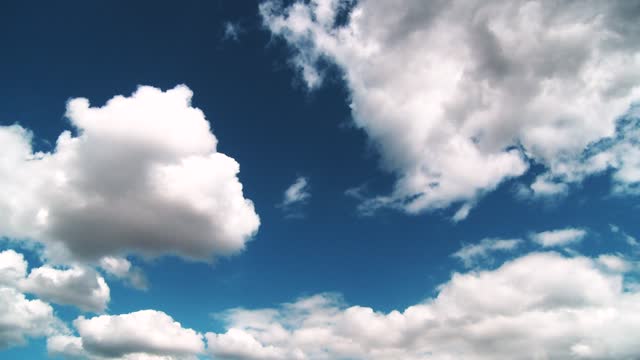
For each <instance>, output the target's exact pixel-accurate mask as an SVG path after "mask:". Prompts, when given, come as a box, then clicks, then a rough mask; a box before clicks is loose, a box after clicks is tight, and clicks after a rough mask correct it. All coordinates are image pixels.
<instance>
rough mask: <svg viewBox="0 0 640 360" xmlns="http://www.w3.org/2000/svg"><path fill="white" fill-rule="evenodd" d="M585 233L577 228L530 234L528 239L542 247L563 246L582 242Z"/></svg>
mask: <svg viewBox="0 0 640 360" xmlns="http://www.w3.org/2000/svg"><path fill="white" fill-rule="evenodd" d="M586 235H587V231H586V230H584V229H578V228H565V229H559V230H551V231H543V232H539V233H534V234H531V235H530V236H529V237H530V238H531V240H533V241H534V242H536V243H538V244H539V245H541V246H542V247H554V246H564V245H568V244H571V243H576V242H580V241H582V239H583V238H584V237H585V236H586Z"/></svg>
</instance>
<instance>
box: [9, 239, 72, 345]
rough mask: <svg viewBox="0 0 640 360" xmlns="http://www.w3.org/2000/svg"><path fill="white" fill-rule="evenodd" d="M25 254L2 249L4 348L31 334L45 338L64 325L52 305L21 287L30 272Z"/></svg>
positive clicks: (23, 340)
mask: <svg viewBox="0 0 640 360" xmlns="http://www.w3.org/2000/svg"><path fill="white" fill-rule="evenodd" d="M27 265H28V264H27V262H26V261H25V259H24V257H23V256H22V254H19V253H16V252H15V251H13V250H6V251H2V252H0V350H2V349H5V348H7V347H10V346H16V345H22V344H24V343H25V342H26V338H27V337H42V336H48V335H52V334H55V333H57V332H58V331H60V330H61V329H63V328H64V326H63V325H62V323H61V322H60V320H58V319H57V318H56V316H55V315H54V312H53V308H52V307H51V305H49V304H47V303H45V302H43V301H41V300H38V299H34V300H29V299H27V297H26V296H25V295H24V294H23V293H22V292H21V291H20V290H19V286H20V282H21V281H22V280H23V279H24V277H25V276H26V272H27Z"/></svg>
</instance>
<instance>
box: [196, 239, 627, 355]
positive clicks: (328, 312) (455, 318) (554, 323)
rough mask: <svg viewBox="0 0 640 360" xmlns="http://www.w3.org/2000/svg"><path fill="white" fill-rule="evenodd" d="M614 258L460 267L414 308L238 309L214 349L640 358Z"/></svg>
mask: <svg viewBox="0 0 640 360" xmlns="http://www.w3.org/2000/svg"><path fill="white" fill-rule="evenodd" d="M614 258H615V255H608V257H607V258H606V259H605V258H600V259H591V258H587V257H564V256H562V255H560V254H557V253H553V252H550V253H530V254H528V255H525V256H522V257H520V258H517V259H514V260H511V261H508V262H506V263H504V264H503V265H502V266H500V267H499V268H497V269H494V270H483V271H472V272H468V273H455V274H454V275H453V276H452V278H451V279H450V280H449V281H448V282H447V283H445V284H443V285H441V286H440V287H439V293H438V295H437V296H436V297H435V298H431V299H427V300H425V301H424V302H422V303H419V304H416V305H413V306H410V307H408V308H407V309H405V310H404V311H392V312H389V313H382V312H377V311H374V310H373V309H371V308H369V307H363V306H351V307H346V306H345V305H344V304H343V302H342V301H340V299H339V298H337V297H336V296H332V295H326V294H321V295H316V296H312V297H309V298H304V299H301V300H299V301H296V302H294V303H289V304H284V305H282V306H281V307H278V308H270V309H261V310H244V309H236V310H232V311H230V312H228V313H227V315H226V320H227V322H228V327H229V328H228V331H227V332H225V333H221V334H215V333H208V334H206V337H207V340H208V347H209V351H210V352H211V353H212V354H213V356H214V358H216V359H235V360H238V359H244V360H258V359H283V360H284V359H309V360H314V359H369V360H387V359H388V360H391V359H406V360H411V359H416V360H417V359H443V360H444V359H471V360H475V359H478V360H484V359H487V360H488V359H492V360H495V359H632V358H637V357H639V356H640V335H638V334H640V293H638V292H637V291H636V292H633V291H628V290H625V286H624V274H623V272H624V271H626V270H627V268H623V267H620V266H617V265H616V264H618V265H619V264H620V262H619V261H621V259H614ZM602 262H606V263H608V264H609V265H613V266H603V265H602Z"/></svg>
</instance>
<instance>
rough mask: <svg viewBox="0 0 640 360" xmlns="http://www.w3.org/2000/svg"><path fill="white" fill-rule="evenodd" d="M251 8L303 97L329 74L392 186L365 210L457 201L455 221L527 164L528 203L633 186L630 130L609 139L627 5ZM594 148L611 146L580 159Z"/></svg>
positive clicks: (624, 74) (632, 68) (628, 56)
mask: <svg viewBox="0 0 640 360" xmlns="http://www.w3.org/2000/svg"><path fill="white" fill-rule="evenodd" d="M352 5H353V6H352ZM260 11H261V14H262V18H263V21H264V24H265V25H266V27H267V28H268V29H269V30H270V31H271V32H272V33H273V34H274V35H276V36H278V37H280V38H283V39H284V40H285V41H286V42H287V43H288V44H289V45H290V46H291V47H292V49H293V63H294V64H295V66H296V68H297V69H298V70H299V72H300V73H301V74H302V77H303V79H304V80H305V82H306V83H307V85H308V86H309V88H315V87H317V86H319V85H320V84H321V83H322V79H323V71H322V70H323V66H324V64H326V63H327V62H329V63H332V64H335V65H337V67H338V68H339V69H340V70H342V72H343V77H344V81H345V83H346V85H347V87H348V89H349V91H350V96H349V100H350V106H351V109H352V113H353V118H354V121H355V124H356V125H357V126H358V127H360V128H362V129H363V130H364V131H365V132H366V133H367V134H368V136H369V138H370V139H371V140H372V142H373V143H374V144H375V145H377V148H378V149H379V151H380V153H381V155H382V162H383V166H384V167H385V168H386V169H387V170H388V171H390V172H393V173H394V174H396V175H397V177H398V179H397V182H396V185H395V188H394V190H393V192H392V193H391V194H390V195H388V196H378V197H375V198H372V199H369V201H368V204H367V205H366V206H365V207H366V208H367V209H371V208H376V207H381V206H391V207H396V208H402V209H404V210H406V211H407V212H410V213H415V212H419V211H424V210H430V209H436V208H446V207H448V206H450V205H455V204H460V205H462V206H463V209H465V210H464V211H463V212H462V213H459V215H460V216H457V217H458V218H460V217H463V216H462V215H464V214H465V213H468V208H469V206H470V205H473V204H475V202H476V201H477V199H478V198H479V197H480V196H481V195H482V194H483V193H486V192H488V191H491V190H493V189H495V188H496V187H497V186H498V185H500V184H501V183H502V182H504V181H505V179H508V178H513V177H518V176H520V175H522V174H523V173H525V172H526V171H527V169H528V167H529V164H530V163H532V162H533V163H539V164H542V165H544V166H546V168H547V169H548V173H547V174H544V175H543V177H542V178H540V179H539V181H536V182H535V183H534V184H535V185H534V187H533V191H535V192H536V193H538V195H542V194H543V193H544V194H547V195H549V194H559V193H563V192H564V191H565V186H563V185H562V184H558V183H570V182H575V181H580V180H581V179H583V178H584V177H585V176H587V175H588V174H593V173H598V172H602V171H604V170H605V169H607V168H610V169H613V170H614V180H615V182H616V183H617V184H618V185H619V186H618V188H619V190H620V191H627V192H628V191H629V190H630V189H631V190H633V189H636V188H637V184H639V183H640V175H639V174H640V171H638V169H640V165H639V164H640V163H639V162H638V161H637V159H638V158H640V156H636V155H637V153H640V147H639V146H638V145H637V144H638V142H637V141H636V140H634V139H638V138H640V134H638V128H640V127H638V126H637V125H636V123H635V122H632V123H631V124H630V125H629V126H619V127H618V132H617V133H616V119H617V118H618V117H619V116H621V115H623V114H624V113H625V112H627V111H628V109H629V106H630V105H631V103H632V101H634V100H638V99H640V42H638V41H636V38H637V36H636V34H637V31H638V26H637V16H638V14H640V8H638V7H637V6H634V5H630V4H629V2H627V1H624V0H621V1H606V2H603V1H597V0H591V1H586V2H561V1H552V2H543V1H524V0H521V1H507V0H496V1H479V0H478V1H466V0H464V1H463V0H458V1H436V2H429V3H425V2H424V1H421V0H400V1H397V0H393V1H392V0H385V1H379V0H360V1H358V2H357V3H356V2H354V1H351V0H312V1H309V2H302V1H296V2H294V3H293V4H292V5H290V6H288V7H282V6H281V5H280V2H278V1H266V2H264V3H263V4H262V5H261V7H260ZM346 12H348V16H347V17H346V20H345V21H343V20H341V19H343V18H344V16H343V15H344V14H345V13H346ZM603 140H607V141H609V142H611V143H613V144H612V145H611V146H609V147H606V150H605V151H602V152H601V154H599V155H597V156H596V154H592V152H593V151H592V150H593V149H594V148H597V147H598V146H596V144H600V143H599V141H603ZM592 155H594V156H592ZM571 169H574V170H577V169H579V170H580V171H571ZM634 184H635V185H634ZM464 206H466V208H465V207H464Z"/></svg>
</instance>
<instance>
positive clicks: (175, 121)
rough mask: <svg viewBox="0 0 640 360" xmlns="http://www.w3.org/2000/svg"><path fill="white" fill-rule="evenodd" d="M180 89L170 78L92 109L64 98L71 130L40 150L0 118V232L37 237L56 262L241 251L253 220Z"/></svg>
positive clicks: (233, 166)
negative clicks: (166, 85) (167, 85)
mask: <svg viewBox="0 0 640 360" xmlns="http://www.w3.org/2000/svg"><path fill="white" fill-rule="evenodd" d="M191 97H192V92H191V90H189V88H187V87H186V86H184V85H181V86H177V87H175V88H173V89H171V90H168V91H162V90H160V89H157V88H153V87H149V86H142V87H140V88H138V90H137V91H136V92H135V93H133V94H132V95H131V96H129V97H125V96H116V97H114V98H112V99H111V100H109V101H108V102H107V103H106V104H105V105H104V106H102V107H91V106H90V105H89V101H88V100H87V99H83V98H76V99H71V100H70V101H69V102H68V104H67V111H66V116H67V117H68V119H69V120H70V122H71V125H72V126H73V129H74V133H75V135H74V133H72V132H69V131H65V132H63V133H62V134H61V135H60V137H59V138H58V140H57V143H56V147H55V150H54V151H52V152H49V153H42V152H36V153H34V152H33V151H32V148H31V138H32V135H31V133H30V132H29V131H28V130H26V129H24V128H22V127H20V126H18V125H13V126H8V127H0V143H2V144H3V145H2V147H3V151H2V152H1V153H0V236H5V237H10V238H20V239H24V238H28V239H33V240H36V241H40V242H42V243H45V244H46V245H47V247H46V249H47V250H48V252H49V253H48V256H49V257H51V258H55V259H56V260H59V261H68V259H76V260H83V261H86V260H89V261H98V260H99V259H100V258H102V257H104V256H119V255H122V254H124V253H130V252H138V253H141V254H144V255H148V256H158V255H162V254H178V255H181V256H184V257H188V258H194V259H203V260H206V259H211V257H212V256H217V255H229V254H233V253H236V252H238V251H240V250H242V249H243V248H244V246H245V243H246V242H247V241H248V240H249V239H250V238H251V237H252V235H253V234H255V233H256V231H257V230H258V227H259V224H260V220H259V218H258V215H257V214H256V213H255V210H254V207H253V203H252V202H251V201H250V200H248V199H245V198H244V196H243V191H242V184H241V183H240V181H239V179H238V177H237V174H238V172H239V165H238V163H237V162H236V161H235V160H234V159H232V158H230V157H228V156H226V155H224V154H222V153H219V152H217V151H216V145H217V139H216V137H215V136H214V135H213V134H212V133H211V131H210V126H209V122H208V121H207V120H206V119H205V116H204V114H203V113H202V111H200V110H199V109H197V108H194V107H192V106H191Z"/></svg>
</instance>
